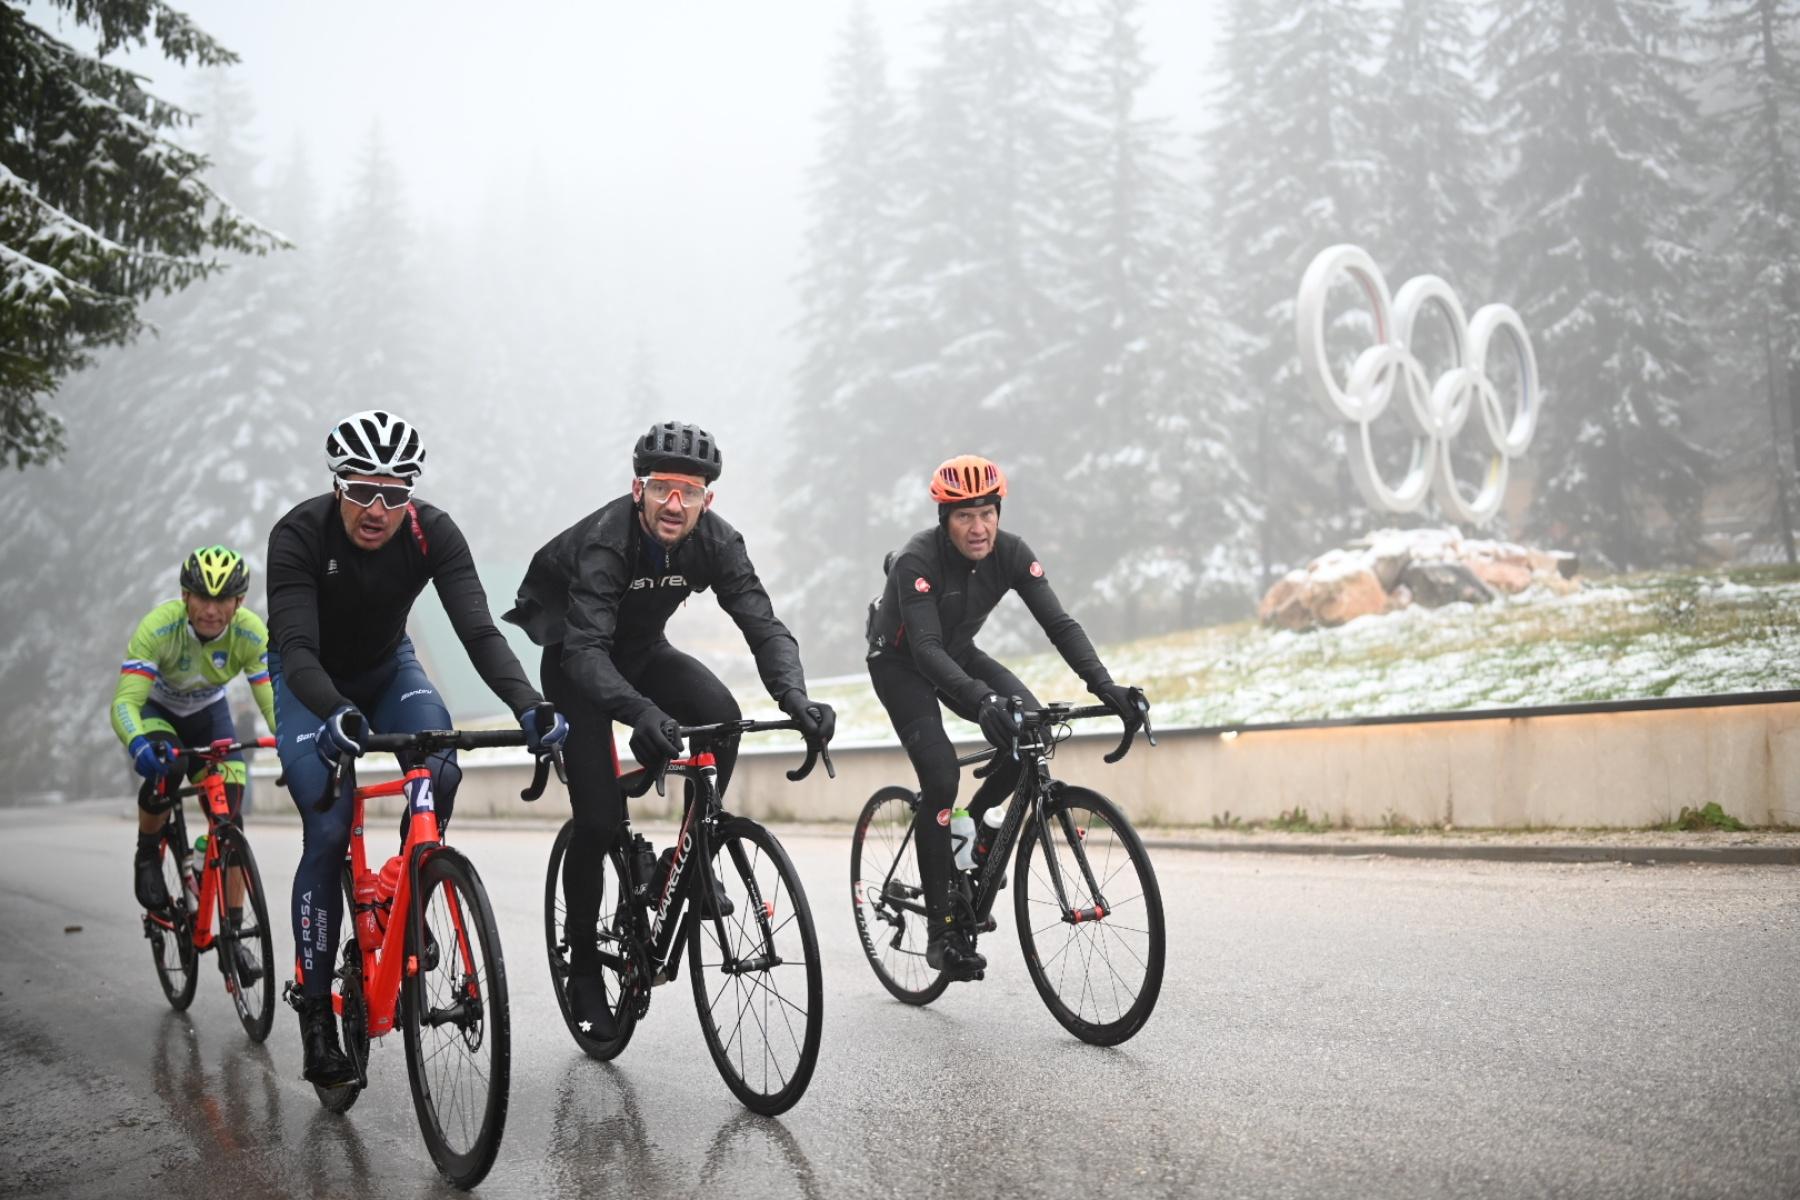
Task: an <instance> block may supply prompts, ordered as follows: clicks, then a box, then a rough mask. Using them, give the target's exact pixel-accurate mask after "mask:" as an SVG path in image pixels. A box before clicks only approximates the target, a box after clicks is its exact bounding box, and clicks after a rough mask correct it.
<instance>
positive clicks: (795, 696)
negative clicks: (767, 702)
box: [781, 688, 837, 743]
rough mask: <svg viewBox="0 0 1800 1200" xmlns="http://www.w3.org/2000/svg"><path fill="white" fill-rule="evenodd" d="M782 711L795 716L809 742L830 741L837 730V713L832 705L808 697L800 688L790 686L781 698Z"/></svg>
mask: <svg viewBox="0 0 1800 1200" xmlns="http://www.w3.org/2000/svg"><path fill="white" fill-rule="evenodd" d="M781 711H782V712H784V713H786V714H787V715H788V716H790V717H792V718H794V721H795V723H796V724H798V725H799V726H800V732H801V733H802V734H804V735H805V737H806V740H807V741H809V742H821V743H822V742H829V741H830V740H831V735H832V734H833V733H835V732H837V714H836V713H835V712H833V711H832V710H831V705H829V704H823V703H821V702H819V701H817V700H809V699H807V696H806V693H805V692H803V691H801V690H800V689H799V688H790V689H789V690H788V693H787V694H786V695H785V696H783V697H782V698H781Z"/></svg>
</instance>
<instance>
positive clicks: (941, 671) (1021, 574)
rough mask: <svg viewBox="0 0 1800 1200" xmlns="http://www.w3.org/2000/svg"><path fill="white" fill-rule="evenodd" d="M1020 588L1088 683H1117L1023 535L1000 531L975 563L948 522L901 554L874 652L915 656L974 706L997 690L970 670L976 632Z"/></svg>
mask: <svg viewBox="0 0 1800 1200" xmlns="http://www.w3.org/2000/svg"><path fill="white" fill-rule="evenodd" d="M1009 591H1016V592H1018V593H1019V598H1020V599H1021V600H1023V601H1025V607H1026V608H1028V609H1030V610H1031V615H1032V616H1034V617H1036V618H1037V623H1038V624H1039V625H1041V626H1043V629H1044V632H1045V633H1047V634H1049V635H1050V641H1051V643H1052V644H1054V645H1055V646H1056V649H1057V652H1058V653H1060V654H1061V655H1062V656H1063V661H1064V662H1066V663H1068V664H1069V667H1070V669H1071V670H1073V671H1074V672H1075V673H1076V674H1077V675H1079V676H1081V679H1082V681H1083V682H1084V683H1086V684H1087V685H1088V687H1090V688H1092V687H1094V686H1095V685H1096V684H1101V683H1111V682H1112V676H1111V675H1109V674H1107V671H1106V668H1105V667H1104V666H1103V665H1101V662H1100V656H1099V655H1098V654H1096V653H1094V644H1093V643H1092V642H1090V641H1088V636H1087V634H1086V633H1085V632H1083V630H1082V628H1081V625H1080V623H1079V622H1078V621H1076V620H1075V618H1074V617H1071V616H1070V615H1069V614H1068V613H1067V612H1065V611H1063V606H1062V604H1061V602H1060V601H1058V600H1057V598H1056V593H1055V592H1054V591H1052V590H1051V588H1050V580H1049V578H1048V577H1047V576H1046V575H1045V574H1044V567H1043V564H1041V563H1040V562H1038V559H1037V556H1036V555H1035V554H1033V553H1032V552H1031V547H1030V546H1027V545H1026V544H1025V540H1024V539H1023V538H1021V537H1019V536H1018V535H1017V534H1013V533H1008V532H1006V531H1005V530H1000V531H999V533H998V534H997V535H996V536H995V539H994V550H993V553H991V554H989V555H988V556H987V557H986V558H984V559H982V560H981V561H980V562H970V561H969V560H968V559H966V558H964V557H963V556H962V555H961V554H960V553H958V552H957V549H956V546H955V545H954V544H953V543H952V542H951V541H950V535H949V534H947V533H945V532H944V530H943V527H942V526H934V527H933V528H931V529H927V530H924V531H922V532H920V533H916V534H914V535H913V536H912V538H911V539H910V540H909V541H908V542H907V543H906V545H905V546H904V547H902V548H901V550H900V553H899V554H897V555H895V556H894V564H893V566H892V568H890V569H889V571H888V579H887V586H886V587H885V588H883V589H882V593H881V599H880V601H879V602H878V603H877V605H876V608H875V611H874V612H873V613H871V614H870V619H869V657H870V658H874V657H876V656H877V655H881V654H899V655H906V656H909V657H910V658H911V659H912V661H913V665H915V666H916V667H918V669H919V672H920V673H921V674H922V675H924V676H925V678H926V679H928V680H930V681H931V683H932V686H934V687H936V688H937V690H938V691H940V692H943V693H944V694H945V695H947V696H949V697H951V698H952V699H953V700H956V701H957V702H959V703H961V704H963V705H965V706H967V707H968V708H974V707H975V706H977V705H978V704H980V703H981V700H982V698H983V697H984V696H986V695H987V694H988V693H989V692H991V691H992V690H993V689H992V688H990V687H989V686H988V685H987V683H986V682H984V681H983V680H980V679H976V678H975V677H973V676H972V675H970V674H969V673H968V671H967V670H966V669H965V667H966V664H967V663H968V661H969V658H970V656H971V655H972V654H973V652H974V650H975V635H976V634H977V633H978V632H980V630H981V626H982V623H983V622H985V621H986V620H987V618H988V614H989V613H991V612H993V611H994V606H995V605H996V604H998V603H1000V599H1001V597H1003V596H1005V595H1006V593H1007V592H1009Z"/></svg>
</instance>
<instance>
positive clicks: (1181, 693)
mask: <svg viewBox="0 0 1800 1200" xmlns="http://www.w3.org/2000/svg"><path fill="white" fill-rule="evenodd" d="M1008 603H1011V601H1008ZM1102 657H1103V658H1104V659H1105V660H1106V663H1107V665H1108V667H1109V668H1110V669H1111V670H1112V673H1113V677H1114V678H1115V679H1118V680H1119V681H1121V682H1124V683H1132V684H1137V685H1138V686H1141V687H1143V688H1144V689H1145V691H1146V692H1148V693H1149V695H1150V698H1151V701H1152V703H1153V704H1154V705H1155V712H1154V716H1155V719H1156V723H1157V724H1158V725H1159V726H1178V725H1201V726H1215V725H1245V724H1256V723H1262V722H1272V721H1303V720H1316V719H1323V718H1332V717H1364V716H1378V715H1389V714H1405V713H1424V712H1446V711H1454V710H1457V709H1467V708H1503V707H1513V706H1536V705H1551V704H1566V703H1577V702H1583V701H1595V700H1619V699H1633V698H1640V697H1650V696H1689V695H1709V694H1716V693H1725V692H1751V691H1772V690H1780V689H1788V688H1800V577H1796V575H1795V573H1794V572H1793V571H1792V570H1778V571H1766V570H1765V571H1750V572H1733V573H1732V575H1731V576H1729V577H1728V576H1726V575H1722V574H1718V573H1700V574H1687V575H1671V574H1660V575H1652V576H1626V577H1620V578H1617V579H1610V580H1606V581H1604V582H1603V583H1601V584H1598V585H1593V586H1589V587H1586V588H1584V589H1583V590H1581V591H1579V592H1576V593H1574V594H1572V595H1568V596H1556V595H1552V594H1550V593H1549V592H1547V591H1542V590H1536V591H1530V592H1525V593H1521V594H1520V595H1517V596H1510V597H1505V598H1502V599H1499V600H1496V601H1494V602H1492V603H1490V604H1484V605H1470V604H1452V605H1448V606H1446V607H1444V608H1439V609H1426V608H1419V607H1412V608H1406V609H1401V610H1399V611H1397V612H1393V613H1389V614H1386V615H1382V616H1369V617H1362V618H1359V619H1357V620H1355V621H1352V622H1350V623H1349V624H1347V625H1344V626H1341V627H1339V628H1337V629H1325V630H1315V631H1311V632H1305V633H1295V632H1290V631H1272V630H1265V629H1263V628H1262V627H1260V626H1259V625H1257V624H1256V623H1254V622H1240V623H1238V624H1234V625H1224V626H1216V627H1211V628H1205V629H1194V630H1189V631H1186V632H1183V633H1176V634H1169V635H1165V636H1162V637H1155V638H1147V639H1144V640H1141V641H1137V642H1132V643H1128V644H1125V645H1120V646H1107V647H1103V648H1102ZM1009 665H1012V666H1013V667H1014V669H1015V670H1017V671H1018V672H1019V675H1020V677H1021V678H1022V679H1024V681H1025V682H1026V684H1027V685H1028V686H1030V687H1031V688H1032V689H1033V690H1034V691H1035V692H1036V693H1037V695H1038V697H1039V699H1044V700H1049V699H1066V700H1076V701H1085V700H1086V699H1087V694H1086V692H1085V690H1084V689H1083V688H1082V686H1081V683H1080V681H1079V680H1077V679H1076V678H1075V677H1074V676H1073V675H1071V674H1070V673H1069V671H1068V669H1067V668H1066V667H1064V666H1063V665H1062V662H1061V660H1060V659H1058V658H1057V657H1056V655H1055V652H1054V651H1049V650H1046V652H1045V653H1042V654H1038V655H1034V656H1031V657H1029V658H1022V659H1020V660H1018V661H1017V662H1014V663H1010V664H1009ZM817 694H818V695H819V696H820V698H822V699H825V700H827V701H829V702H830V703H832V704H833V705H835V706H837V709H838V713H839V718H838V730H839V733H838V736H839V737H840V738H842V739H844V740H846V741H886V740H890V739H891V738H892V736H893V731H892V728H891V727H890V726H889V725H888V723H887V720H886V716H885V714H884V713H883V712H882V710H881V706H880V705H879V704H878V703H877V702H876V700H875V697H874V695H873V693H872V692H871V691H870V689H869V687H868V683H867V681H866V679H856V680H853V681H843V682H837V683H834V684H832V685H830V686H826V687H821V688H820V689H819V690H818V692H817ZM757 700H758V698H747V702H748V705H749V708H751V709H755V710H756V711H760V710H761V707H766V706H759V705H758V703H757ZM964 732H965V733H966V734H967V735H968V736H970V737H973V736H975V734H974V731H973V729H972V728H967V727H965V729H964Z"/></svg>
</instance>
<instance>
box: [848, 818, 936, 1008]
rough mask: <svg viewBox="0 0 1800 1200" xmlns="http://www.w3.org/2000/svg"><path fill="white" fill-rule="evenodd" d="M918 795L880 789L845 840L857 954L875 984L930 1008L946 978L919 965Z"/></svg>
mask: <svg viewBox="0 0 1800 1200" xmlns="http://www.w3.org/2000/svg"><path fill="white" fill-rule="evenodd" d="M917 808H918V797H917V796H916V795H915V794H914V793H912V792H910V791H908V790H907V789H906V788H903V787H884V788H882V789H881V790H880V791H878V792H876V793H875V794H874V795H873V796H870V797H869V802H868V803H867V804H865V805H863V810H862V816H861V817H859V818H857V822H856V832H855V833H854V834H852V835H851V838H850V902H851V911H852V912H854V913H855V914H856V934H857V937H858V939H860V940H861V942H862V948H863V954H864V955H865V956H866V957H867V958H868V960H869V966H871V967H873V968H874V970H875V978H877V979H879V980H881V986H882V987H885V988H886V989H887V990H888V991H890V992H892V993H893V994H894V997H895V998H896V999H898V1000H902V1001H904V1002H905V1003H907V1004H930V1003H931V1002H932V1001H933V1000H936V999H937V998H938V997H939V996H941V995H943V994H944V989H945V988H947V987H949V986H950V980H949V978H948V977H947V976H945V975H944V973H943V972H941V971H934V970H932V969H931V968H930V967H929V966H927V965H926V963H925V932H926V925H925V889H924V887H923V886H922V885H921V884H920V882H919V856H918V853H917V851H916V848H915V846H914V843H913V840H912V839H911V838H910V837H908V836H907V835H908V834H909V833H910V832H911V831H912V823H913V813H914V812H915V811H916V810H917Z"/></svg>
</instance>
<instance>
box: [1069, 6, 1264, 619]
mask: <svg viewBox="0 0 1800 1200" xmlns="http://www.w3.org/2000/svg"><path fill="white" fill-rule="evenodd" d="M1141 7H1142V6H1141V4H1140V3H1139V0H1102V2H1101V3H1100V5H1099V19H1098V20H1097V21H1095V22H1094V24H1093V27H1092V29H1091V32H1090V34H1089V36H1088V37H1087V39H1086V44H1085V45H1084V46H1083V47H1082V55H1081V59H1080V62H1079V67H1078V70H1077V72H1076V74H1075V78H1076V79H1077V80H1078V81H1079V84H1078V87H1077V89H1076V91H1075V98H1076V100H1077V102H1078V109H1077V111H1078V112H1080V114H1081V115H1082V117H1083V120H1082V122H1081V123H1080V125H1079V127H1078V130H1077V132H1076V134H1075V136H1074V142H1073V149H1074V153H1073V155H1072V157H1071V167H1072V170H1070V172H1069V184H1068V188H1067V192H1066V195H1067V197H1068V201H1069V217H1070V225H1069V229H1068V232H1067V234H1066V248H1067V249H1066V253H1067V257H1068V264H1069V282H1068V285H1067V289H1068V290H1067V299H1068V303H1069V306H1070V308H1071V325H1072V329H1073V336H1072V337H1071V338H1070V340H1069V341H1068V342H1067V343H1065V344H1064V346H1063V347H1061V348H1060V350H1059V351H1058V352H1057V353H1055V354H1053V356H1052V357H1050V358H1049V359H1048V360H1047V363H1048V366H1049V370H1048V371H1046V372H1044V373H1043V378H1044V380H1045V386H1046V388H1047V389H1051V390H1050V391H1049V393H1048V394H1047V396H1046V398H1047V399H1050V400H1052V401H1053V402H1054V403H1055V405H1056V407H1057V411H1058V413H1059V414H1060V419H1059V420H1058V421H1057V422H1056V428H1057V429H1058V431H1059V432H1060V434H1061V440H1060V442H1059V444H1058V445H1057V448H1056V454H1055V457H1054V461H1053V463H1052V465H1051V468H1050V471H1049V474H1050V475H1052V476H1054V477H1056V478H1058V479H1060V481H1061V482H1060V484H1059V485H1058V489H1057V491H1056V492H1055V493H1054V494H1055V499H1056V510H1055V519H1054V520H1053V521H1052V520H1046V521H1043V522H1040V523H1038V524H1041V527H1042V531H1041V532H1034V534H1033V545H1034V547H1037V548H1039V549H1040V550H1041V551H1043V552H1044V553H1046V554H1047V555H1049V556H1051V558H1050V561H1052V562H1054V563H1055V564H1056V565H1057V566H1058V568H1059V570H1060V575H1059V584H1061V585H1062V586H1063V588H1064V594H1065V595H1066V596H1068V597H1069V599H1070V601H1071V602H1072V603H1074V604H1075V606H1076V609H1077V611H1078V612H1079V613H1080V615H1081V616H1082V617H1083V619H1084V620H1085V621H1087V622H1088V624H1089V628H1090V630H1091V631H1092V632H1093V633H1094V634H1095V635H1096V636H1100V637H1120V636H1134V635H1137V634H1140V633H1144V632H1147V631H1150V630H1153V629H1160V628H1167V627H1169V626H1170V625H1173V624H1177V623H1191V622H1192V621H1193V620H1194V619H1195V618H1196V616H1197V615H1198V614H1199V613H1200V612H1201V611H1202V609H1203V608H1211V609H1213V610H1214V611H1216V610H1217V608H1218V602H1219V601H1221V600H1223V601H1224V602H1225V607H1226V608H1227V609H1229V608H1231V607H1234V606H1236V607H1241V606H1242V605H1243V604H1244V603H1245V602H1246V601H1247V599H1248V595H1247V592H1248V584H1249V582H1250V581H1249V580H1248V579H1246V578H1244V577H1243V575H1242V573H1241V572H1238V573H1237V577H1235V578H1232V577H1230V576H1231V574H1232V572H1229V571H1227V570H1224V569H1222V568H1224V566H1225V564H1227V563H1230V562H1233V561H1236V562H1241V561H1242V560H1243V557H1244V552H1245V550H1246V549H1247V546H1246V545H1245V544H1244V537H1245V532H1246V529H1247V526H1248V522H1247V521H1246V514H1245V513H1244V512H1243V507H1242V506H1243V503H1244V501H1243V496H1244V493H1245V491H1246V490H1247V484H1248V480H1247V477H1246V474H1245V472H1244V470H1243V467H1242V465H1241V464H1240V463H1239V462H1238V459H1237V448H1238V447H1239V446H1240V445H1241V444H1242V441H1241V437H1242V432H1241V430H1236V429H1234V428H1233V421H1234V418H1241V416H1242V413H1241V412H1234V409H1236V408H1238V407H1239V406H1240V399H1239V394H1238V389H1237V386H1236V385H1235V383H1234V382H1233V381H1232V380H1231V377H1230V367H1229V364H1228V363H1227V361H1226V358H1227V346H1228V344H1229V342H1228V339H1227V338H1226V337H1225V336H1224V335H1223V333H1224V331H1223V327H1222V320H1221V318H1220V316H1219V312H1218V308H1217V305H1216V304H1215V303H1214V302H1213V301H1212V299H1211V289H1210V288H1209V287H1207V286H1203V284H1204V283H1210V282H1211V281H1210V280H1205V281H1203V279H1202V264H1204V263H1205V255H1204V249H1203V243H1202V241H1201V239H1200V236H1199V229H1198V222H1197V221H1196V220H1194V219H1193V218H1194V216H1195V215H1196V214H1194V213H1193V211H1192V206H1191V204H1190V201H1189V198H1188V190H1187V189H1186V188H1184V186H1183V184H1182V182H1181V180H1180V179H1179V177H1178V176H1177V174H1176V163H1175V153H1174V149H1173V145H1172V141H1173V137H1174V135H1173V133H1172V131H1171V130H1170V129H1169V127H1168V123H1167V122H1166V121H1165V120H1161V119H1151V118H1146V117H1144V116H1143V115H1142V114H1141V112H1140V108H1141V103H1140V101H1141V95H1142V90H1143V88H1144V87H1145V85H1146V84H1147V83H1149V82H1150V79H1151V73H1152V68H1151V66H1150V64H1149V62H1148V61H1147V60H1146V58H1145V55H1144V47H1143V40H1142V36H1141V33H1140V15H1139V14H1140V12H1141ZM1040 543H1042V544H1041V545H1040ZM1208 601H1211V602H1212V603H1211V604H1209V603H1208Z"/></svg>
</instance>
